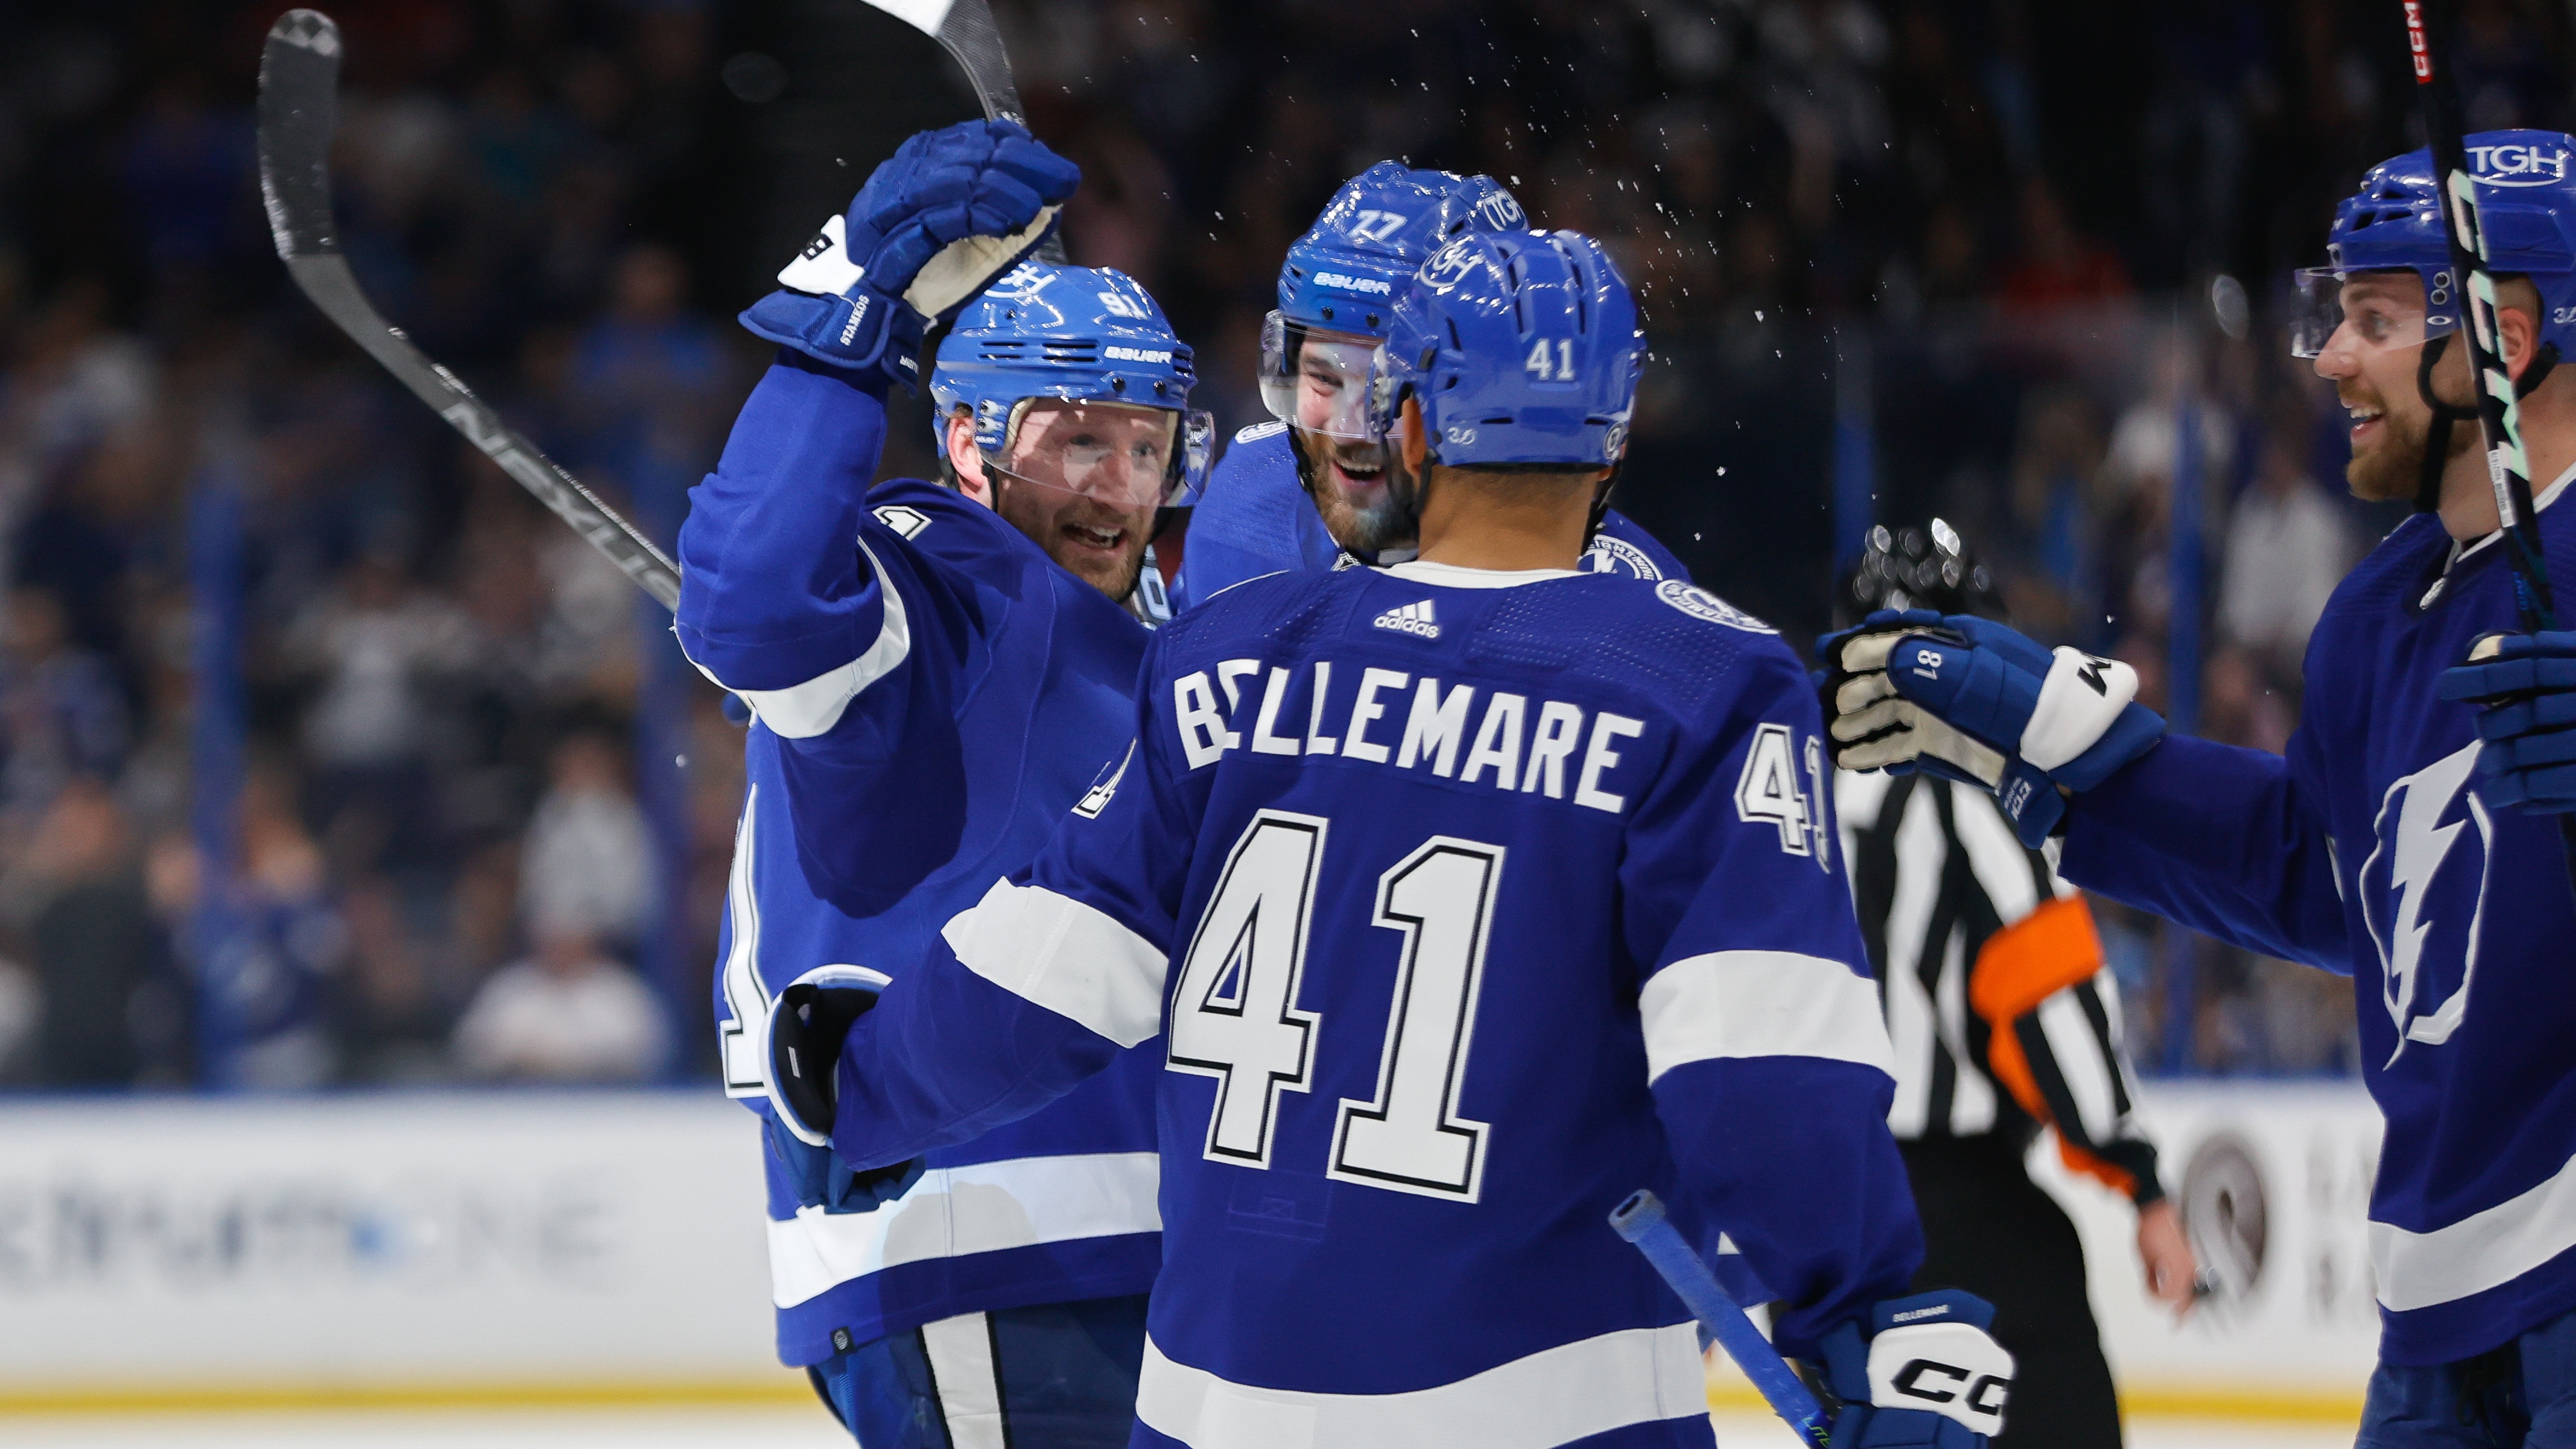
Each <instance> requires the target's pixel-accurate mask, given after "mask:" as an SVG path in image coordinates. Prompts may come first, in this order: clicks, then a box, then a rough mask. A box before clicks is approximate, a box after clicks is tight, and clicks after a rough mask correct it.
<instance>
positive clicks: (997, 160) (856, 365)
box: [742, 121, 1082, 385]
mask: <svg viewBox="0 0 2576 1449" xmlns="http://www.w3.org/2000/svg"><path fill="white" fill-rule="evenodd" d="M1081 180H1082V172H1081V170H1080V168H1078V167H1076V166H1075V165H1074V164H1073V163H1072V162H1070V161H1067V160H1065V159H1064V158H1063V157H1061V156H1058V155H1056V154H1055V153H1054V152H1053V151H1050V150H1048V149H1047V148H1046V144H1045V143H1044V142H1042V141H1039V140H1038V139H1036V138H1035V137H1033V136H1031V135H1030V134H1029V133H1028V131H1027V129H1026V128H1025V127H1023V126H1021V125H1020V124H1019V123H1017V122H1015V121H964V122H960V123H959V124H957V125H954V126H947V127H943V128H941V129H939V130H936V131H924V132H922V133H921V134H919V135H917V136H914V137H913V138H912V139H910V140H908V141H906V142H904V143H903V145H902V146H900V147H898V148H897V149H896V150H895V153H894V155H893V156H891V157H889V158H888V159H887V160H886V162H885V164H883V165H881V166H879V167H878V168H877V169H876V171H875V172H874V173H873V174H872V175H870V176H869V177H868V181H867V185H865V186H863V187H861V188H860V189H859V194H858V196H857V198H856V199H854V200H852V201H851V203H850V209H849V211H848V212H847V213H846V214H844V215H841V216H836V217H833V218H831V219H830V220H829V221H826V222H825V223H824V224H823V229H822V231H820V232H819V233H817V234H816V235H815V237H814V239H813V240H812V241H810V242H807V243H806V244H805V249H804V250H803V251H802V252H800V253H798V255H797V257H796V259H795V260H794V261H792V262H789V263H788V264H787V266H786V268H785V269H784V270H783V271H781V272H779V274H778V282H779V288H780V289H779V290H778V291H775V292H772V293H770V294H769V295H768V296H766V297H763V298H762V299H760V300H759V301H758V302H756V303H754V304H752V307H751V309H750V310H749V311H747V312H745V313H743V314H742V324H743V326H745V327H748V328H750V329H751V330H752V331H753V332H754V333H756V334H758V335H759V336H762V337H765V338H767V339H769V340H770V341H772V342H775V343H777V344H779V345H780V346H782V347H787V348H791V349H793V350H795V351H797V352H801V353H804V354H805V355H806V356H808V357H811V358H813V359H815V360H816V361H818V362H823V363H827V364H829V365H831V366H834V367H839V368H845V369H849V370H851V371H855V372H858V373H861V374H863V375H866V376H870V377H874V378H879V379H883V380H885V381H900V382H902V383H905V384H906V385H911V384H913V383H914V382H916V381H917V380H918V378H919V374H920V368H921V362H920V351H921V339H922V334H923V332H924V330H925V329H926V328H927V326H928V325H929V324H930V323H933V322H937V321H943V320H945V319H947V318H948V317H950V316H952V315H954V314H955V313H956V311H957V309H958V308H960V307H962V306H964V305H965V304H966V302H967V301H968V300H969V299H970V298H972V297H974V295H975V294H976V293H978V292H981V291H983V290H984V289H985V288H986V287H988V286H990V285H992V283H993V279H994V278H996V277H999V276H1001V275H1002V274H1003V273H1004V272H1007V271H1009V270H1010V269H1011V268H1012V267H1015V266H1017V265H1019V262H1020V259H1021V258H1023V257H1026V256H1027V255H1028V254H1029V253H1030V252H1032V251H1035V250H1036V249H1037V246H1038V243H1039V242H1041V241H1043V240H1045V238H1046V234H1047V232H1048V230H1049V229H1050V228H1052V227H1053V226H1054V225H1055V218H1056V212H1057V211H1058V210H1059V209H1061V207H1062V206H1063V203H1064V200H1065V198H1066V197H1069V196H1071V195H1072V194H1073V189H1074V187H1075V186H1076V185H1077V184H1079V183H1080V182H1081Z"/></svg>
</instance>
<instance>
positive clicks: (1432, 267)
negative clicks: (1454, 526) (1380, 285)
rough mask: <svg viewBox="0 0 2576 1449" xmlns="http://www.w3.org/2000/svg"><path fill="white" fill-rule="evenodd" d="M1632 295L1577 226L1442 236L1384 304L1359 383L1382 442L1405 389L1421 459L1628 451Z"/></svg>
mask: <svg viewBox="0 0 2576 1449" xmlns="http://www.w3.org/2000/svg"><path fill="white" fill-rule="evenodd" d="M1645 359H1646V341H1645V335H1644V334H1643V333H1641V332H1639V331H1638V330H1637V303H1636V299H1635V298H1634V297H1632V296H1630V295H1629V293H1628V284H1627V282H1625V281H1624V280H1622V279H1621V278H1620V276H1619V270H1618V268H1616V267H1614V266H1612V265H1611V264H1610V256H1609V254H1608V253H1607V252H1604V251H1603V250H1602V249H1601V244H1600V243H1599V242H1596V241H1594V240H1593V239H1592V238H1590V237H1588V236H1585V235H1583V234H1582V233H1580V232H1571V231H1557V232H1543V231H1518V232H1475V233H1470V234H1467V235H1463V236H1459V237H1456V238H1454V239H1452V240H1451V241H1450V243H1449V245H1448V246H1446V247H1444V248H1442V249H1441V251H1440V253H1439V255H1437V256H1435V257H1433V258H1432V259H1431V260H1430V261H1429V262H1427V263H1425V264H1424V266H1423V268H1422V271H1421V273H1420V274H1419V275H1417V276H1416V277H1415V278H1414V279H1413V281H1412V282H1411V284H1409V285H1408V286H1407V287H1406V288H1405V290H1404V292H1403V294H1402V295H1401V296H1399V297H1398V298H1397V299H1396V304H1395V316H1394V319H1393V322H1392V323H1391V324H1390V326H1389V327H1388V330H1387V336H1386V341H1385V342H1384V343H1383V344H1381V345H1380V346H1379V348H1378V350H1377V358H1376V365H1375V367H1374V368H1373V370H1372V375H1371V379H1370V387H1369V422H1370V426H1371V430H1372V432H1373V434H1374V435H1375V436H1378V437H1381V438H1382V437H1386V436H1387V435H1389V434H1390V433H1392V432H1393V431H1394V429H1395V419H1396V415H1397V413H1398V411H1399V410H1400V409H1401V408H1402V406H1403V403H1404V399H1405V398H1406V397H1407V396H1408V395H1409V396H1411V397H1414V398H1416V399H1418V400H1419V401H1420V403H1421V405H1422V423H1423V427H1424V429H1425V432H1426V435H1427V436H1426V439H1425V441H1426V442H1428V443H1429V444H1430V448H1431V455H1432V458H1433V459H1434V461H1437V462H1440V463H1445V464H1447V465H1448V466H1450V467H1453V468H1475V467H1492V466H1496V465H1499V464H1506V463H1542V464H1546V463H1553V464H1560V465H1562V466H1564V467H1566V468H1569V469H1573V468H1606V467H1611V466H1614V465H1615V464H1617V463H1618V461H1619V459H1620V456H1621V455H1622V454H1623V453H1625V452H1626V451H1627V445H1628V416H1629V414H1630V413H1631V412H1632V411H1634V410H1635V408H1636V405H1637V378H1638V376H1639V374H1640V373H1641V372H1643V371H1644V368H1645Z"/></svg>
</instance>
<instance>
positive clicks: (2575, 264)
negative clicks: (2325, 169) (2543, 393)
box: [2290, 131, 2576, 357]
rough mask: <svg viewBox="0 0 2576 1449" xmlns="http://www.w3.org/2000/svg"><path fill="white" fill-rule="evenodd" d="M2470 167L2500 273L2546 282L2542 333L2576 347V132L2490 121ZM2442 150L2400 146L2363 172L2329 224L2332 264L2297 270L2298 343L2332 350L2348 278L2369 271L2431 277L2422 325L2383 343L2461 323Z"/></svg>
mask: <svg viewBox="0 0 2576 1449" xmlns="http://www.w3.org/2000/svg"><path fill="white" fill-rule="evenodd" d="M2467 150H2468V153H2469V174H2470V176H2471V177H2472V178H2473V179H2474V180H2475V182H2476V184H2477V185H2478V187H2479V188H2480V190H2479V193H2478V217H2479V220H2480V221H2481V223H2482V224H2483V225H2484V227H2485V230H2486V244H2487V260H2488V264H2489V266H2490V267H2491V268H2492V269H2493V270H2494V271H2495V272H2497V273H2498V274H2519V275H2522V276H2525V277H2528V278H2530V280H2531V283H2532V285H2533V286H2535V287H2537V288H2538V289H2539V291H2540V299H2541V304H2542V305H2541V312H2542V316H2541V318H2540V339H2541V341H2542V342H2543V343H2544V344H2554V345H2555V346H2556V347H2557V349H2558V352H2559V354H2560V355H2561V356H2570V355H2576V175H2571V174H2570V162H2571V158H2576V138H2571V137H2569V136H2567V135H2566V134H2565V133H2563V132H2559V131H2480V132H2478V133H2476V134H2474V135H2471V136H2470V137H2469V138H2468V142H2467ZM2440 197H2441V193H2440V189H2439V187H2438V186H2437V185H2436V183H2435V181H2434V177H2433V161H2432V154H2431V153H2430V152H2429V151H2409V152H2407V153H2406V154H2405V155H2403V156H2393V157H2390V158H2389V159H2388V160H2386V161H2382V162H2380V163H2379V164H2378V165H2377V166H2374V167H2372V168H2370V173H2369V174H2368V175H2366V176H2364V177H2363V178H2362V180H2361V189H2360V190H2359V191H2357V192H2355V193H2354V194H2353V195H2351V196H2349V197H2346V198H2345V199H2344V200H2343V202H2342V203H2341V204H2340V205H2338V206H2337V207H2336V208H2335V219H2334V226H2333V228H2332V229H2331V230H2329V231H2328V232H2327V233H2326V256H2327V265H2325V266H2322V267H2309V268H2305V269H2303V270H2301V271H2300V272H2298V273H2297V274H2296V280H2297V284H2298V306H2297V307H2296V309H2295V311H2294V312H2293V315H2292V319H2291V324H2290V350H2291V351H2292V352H2294V353H2296V354H2297V355H2298V356H2301V357H2314V356H2316V355H2317V354H2318V353H2319V352H2321V351H2323V350H2324V348H2325V345H2326V342H2327V340H2328V339H2329V338H2331V337H2332V336H2333V335H2334V333H2335V330H2336V329H2337V328H2338V327H2340V326H2342V325H2343V322H2344V312H2343V303H2342V286H2343V284H2344V282H2345V281H2346V280H2347V279H2348V278H2349V277H2351V276H2352V274H2354V273H2358V272H2393V271H2411V272H2414V273H2416V274H2417V275H2419V276H2421V277H2422V278H2423V280H2424V301H2425V307H2424V320H2423V327H2422V331H2421V333H2420V334H2419V333H2416V332H2414V331H2413V330H2412V327H2411V324H2410V326H2409V328H2408V329H2407V333H2406V335H2404V336H2394V337H2390V338H2387V339H2384V340H2382V341H2381V342H2380V345H2382V346H2411V345H2413V344H2414V343H2416V342H2420V341H2422V340H2424V339H2425V338H2427V337H2436V336H2440V335H2442V334H2444V333H2447V332H2451V331H2454V330H2456V329H2457V328H2458V326H2459V320H2460V307H2459V295H2460V289H2459V287H2458V285H2457V283H2456V280H2455V279H2454V278H2453V277H2452V275H2451V250H2450V240H2449V237H2448V235H2447V234H2446V232H2445V230H2444V226H2443V221H2442V207H2441V199H2440Z"/></svg>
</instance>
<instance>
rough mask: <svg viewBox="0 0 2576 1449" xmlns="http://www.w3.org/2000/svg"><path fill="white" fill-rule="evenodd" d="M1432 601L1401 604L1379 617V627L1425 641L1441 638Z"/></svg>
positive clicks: (1438, 622)
mask: <svg viewBox="0 0 2576 1449" xmlns="http://www.w3.org/2000/svg"><path fill="white" fill-rule="evenodd" d="M1431 603H1432V601H1431V600H1429V599H1425V600H1423V601H1422V602H1421V603H1418V604H1400V605H1398V606H1396V607H1395V608H1392V609H1389V610H1387V611H1386V612H1385V613H1383V614H1380V615H1378V616H1377V627H1378V628H1381V629H1393V630H1394V631H1395V632H1397V633H1399V634H1412V635H1416V636H1418V637H1421V638H1424V639H1437V638H1439V637H1440V621H1439V620H1438V619H1437V618H1435V617H1434V616H1433V614H1432V608H1431Z"/></svg>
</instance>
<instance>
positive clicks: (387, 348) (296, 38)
mask: <svg viewBox="0 0 2576 1449" xmlns="http://www.w3.org/2000/svg"><path fill="white" fill-rule="evenodd" d="M972 3H974V4H975V5H976V8H977V9H979V10H980V9H981V8H982V3H981V0H972ZM997 53H998V52H997ZM339 83H340V28H339V27H338V26H337V25H334V24H332V23H331V18H330V17H329V16H327V15H324V14H322V13H321V12H319V11H316V10H289V11H288V12H286V14H285V15H284V16H282V17H280V18H279V20H278V22H277V24H276V25H274V26H272V27H270V29H269V32H268V43H267V46H266V48H265V49H264V50H263V51H262V53H261V55H260V63H259V191H260V198H261V200H262V201H264V202H265V203H266V204H267V207H268V229H269V233H270V235H271V236H273V237H274V238H275V239H276V242H277V255H278V257H279V258H280V259H281V260H283V261H284V262H285V263H286V270H287V272H288V273H289V274H290V275H292V276H293V277H294V278H295V285H297V286H298V287H301V288H303V289H304V295H305V296H307V297H310V298H312V299H313V305H314V306H316V307H319V308H321V309H322V314H323V315H324V316H326V317H329V318H330V319H331V321H332V322H333V323H334V324H336V325H337V326H338V327H339V329H340V330H341V331H343V332H346V333H348V334H349V336H350V338H351V339H352V340H353V341H355V342H356V343H357V344H358V345H359V346H360V347H363V348H365V349H366V350H367V354H368V355H369V356H371V357H373V358H375V360H376V361H378V362H380V363H382V364H383V365H384V367H385V370H386V371H388V372H390V373H392V374H393V375H394V376H395V377H396V378H398V379H400V380H401V382H402V384H403V386H405V387H408V388H410V389H411V390H412V394H413V395H414V396H416V397H418V398H419V399H420V400H421V401H422V402H425V403H427V404H429V406H430V410H431V411H433V412H435V413H437V414H438V415H439V416H440V417H442V418H445V419H446V420H447V424H448V426H449V427H452V428H454V429H456V431H458V432H460V433H462V434H464V435H465V438H466V441H468V442H470V443H472V444H473V445H474V446H475V447H477V448H480V449H482V450H483V454H484V456H485V457H488V458H490V459H491V460H492V461H493V462H494V463H495V464H497V465H499V467H500V469H501V471H502V472H505V473H507V474H509V475H510V476H511V477H513V478H515V479H517V480H518V481H519V486H520V487H522V488H525V489H527V490H528V491H529V492H530V493H533V494H535V495H536V496H537V499H538V501H539V502H542V503H543V504H545V505H546V507H548V508H550V509H553V510H554V514H555V516H556V517H557V518H560V519H562V520H563V521H564V522H566V523H569V524H571V525H572V526H573V530H574V531H575V532H577V533H579V534H580V535H581V536H582V537H583V538H584V539H585V540H587V541H588V542H589V544H590V546H591V547H593V548H595V549H598V550H599V551H600V552H601V553H604V554H606V555H608V557H609V559H610V561H611V562H613V563H615V564H616V565H617V566H618V567H619V568H620V569H623V570H625V572H626V576H627V577H628V578H630V579H633V580H634V581H635V582H636V584H637V585H638V586H639V587H641V588H642V589H643V590H644V592H646V593H648V594H651V595H652V596H653V597H654V598H657V599H659V600H661V601H662V605H663V607H665V608H677V607H679V603H680V566H679V565H678V564H675V563H673V562H672V561H671V558H670V556H669V555H668V554H665V553H663V552H662V550H661V549H659V548H657V547H655V546H654V544H653V541H652V540H651V539H648V538H646V537H645V536H644V535H643V534H641V533H639V532H637V531H636V528H635V525H633V524H631V523H629V522H627V521H626V520H625V519H624V518H621V517H619V516H618V513H617V510H615V509H613V508H611V507H609V506H608V505H607V504H606V503H604V502H602V501H601V500H600V498H599V495H597V494H595V493H593V492H591V491H590V490H589V489H587V488H585V487H583V486H582V485H581V484H580V482H579V481H577V480H576V479H574V477H573V476H572V475H571V474H570V473H567V472H565V471H564V470H563V469H562V468H560V467H558V466H556V464H555V462H554V460H552V459H550V458H548V457H547V456H546V455H545V454H543V453H541V452H539V451H537V447H536V445H535V444H533V443H531V442H529V441H528V440H527V439H525V438H523V437H521V436H519V435H518V434H517V433H516V432H514V431H512V430H511V429H510V427H509V426H508V425H507V424H505V423H503V422H502V421H501V418H500V415H499V414H497V413H495V412H493V411H492V409H491V408H490V407H488V406H486V405H485V404H484V402H483V400H482V399H481V398H478V397H476V396H475V395H474V393H473V391H472V390H471V389H469V388H467V387H466V386H465V384H464V383H462V382H460V381H458V380H457V377H456V375H455V374H454V373H452V372H449V371H448V370H447V369H446V368H444V367H441V366H439V365H438V364H437V363H435V362H432V361H430V360H429V359H428V358H427V357H424V356H422V355H421V352H420V349H419V348H417V347H414V346H412V344H411V339H410V338H408V337H406V336H404V335H403V332H402V329H401V328H398V327H395V326H394V325H393V324H391V323H389V322H387V321H386V320H385V319H384V316H383V315H382V314H381V313H379V312H377V311H376V309H375V305H374V304H373V303H371V302H369V301H368V300H367V294H366V293H365V292H363V291H361V290H359V287H358V279H357V277H356V276H355V275H353V274H352V273H351V272H350V270H349V262H348V259H347V258H346V257H343V256H342V255H341V254H340V239H339V234H338V231H337V229H336V228H335V226H334V225H333V223H332V218H331V172H330V168H329V162H330V152H331V135H332V132H333V131H334V130H335V129H336V128H337V126H338V123H339Z"/></svg>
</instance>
